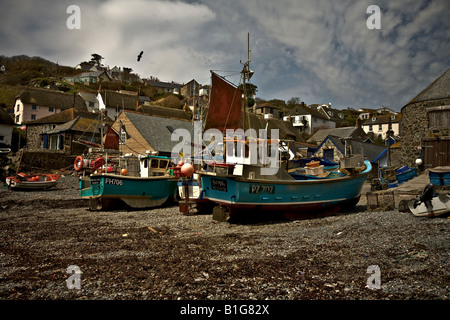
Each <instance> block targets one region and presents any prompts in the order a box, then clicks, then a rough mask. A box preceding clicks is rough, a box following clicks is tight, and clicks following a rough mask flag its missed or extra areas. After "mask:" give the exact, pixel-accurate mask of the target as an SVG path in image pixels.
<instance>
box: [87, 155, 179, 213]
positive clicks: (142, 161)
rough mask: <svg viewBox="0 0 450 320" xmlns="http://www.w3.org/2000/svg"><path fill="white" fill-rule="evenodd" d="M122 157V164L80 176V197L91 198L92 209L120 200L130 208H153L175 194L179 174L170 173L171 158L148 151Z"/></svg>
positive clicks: (109, 206)
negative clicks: (145, 153)
mask: <svg viewBox="0 0 450 320" xmlns="http://www.w3.org/2000/svg"><path fill="white" fill-rule="evenodd" d="M97 159H98V158H97ZM120 160H121V161H120V163H121V164H120V165H113V166H106V168H101V167H100V168H97V171H96V172H94V173H91V174H89V175H83V176H80V178H79V179H80V194H81V198H83V199H89V200H90V204H89V208H90V209H91V210H99V209H110V208H113V207H114V206H115V205H117V203H118V202H119V201H121V202H123V203H125V204H127V205H128V206H129V207H131V208H139V209H142V208H153V207H158V206H161V205H163V204H165V203H166V202H167V201H170V200H171V199H174V198H175V196H176V191H177V181H178V178H176V177H174V176H171V175H170V174H169V170H170V168H171V167H170V164H171V160H170V158H168V157H163V156H157V155H151V154H147V155H140V156H138V157H133V156H124V157H122V158H121V159H120ZM97 161H98V160H97ZM105 164H106V161H105ZM136 169H137V170H136Z"/></svg>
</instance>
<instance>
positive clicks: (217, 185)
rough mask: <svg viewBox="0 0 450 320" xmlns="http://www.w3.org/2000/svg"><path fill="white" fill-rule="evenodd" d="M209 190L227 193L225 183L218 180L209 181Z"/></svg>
mask: <svg viewBox="0 0 450 320" xmlns="http://www.w3.org/2000/svg"><path fill="white" fill-rule="evenodd" d="M211 189H213V190H217V191H224V192H227V189H228V188H227V181H226V180H219V179H211Z"/></svg>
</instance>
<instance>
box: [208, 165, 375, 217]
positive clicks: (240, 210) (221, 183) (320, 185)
mask: <svg viewBox="0 0 450 320" xmlns="http://www.w3.org/2000/svg"><path fill="white" fill-rule="evenodd" d="M365 164H366V169H365V170H364V171H363V172H361V173H359V174H356V175H352V176H345V177H340V178H330V179H314V180H281V181H277V180H273V181H268V180H263V179H261V180H258V179H244V178H240V177H235V176H228V177H220V176H214V175H206V174H205V175H202V176H201V186H202V189H203V194H204V196H205V197H206V198H208V199H209V200H211V201H213V202H215V203H216V204H218V205H220V206H222V207H224V208H225V209H226V210H227V214H228V215H229V217H230V218H233V217H236V218H242V217H243V216H250V215H253V216H259V215H267V214H270V215H274V214H275V215H283V216H284V217H286V218H288V219H291V220H297V219H303V218H308V217H314V216H323V215H326V214H328V213H336V212H339V211H343V210H345V209H350V208H352V207H353V206H355V205H356V204H357V203H358V200H359V198H360V195H361V190H362V187H363V184H364V182H365V181H366V178H367V176H368V174H369V173H370V171H371V165H370V163H369V162H367V161H366V162H365Z"/></svg>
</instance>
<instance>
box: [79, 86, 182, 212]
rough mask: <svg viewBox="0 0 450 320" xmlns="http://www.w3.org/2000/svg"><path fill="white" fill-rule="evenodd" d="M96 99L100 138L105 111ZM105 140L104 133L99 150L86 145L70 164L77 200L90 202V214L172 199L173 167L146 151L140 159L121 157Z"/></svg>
mask: <svg viewBox="0 0 450 320" xmlns="http://www.w3.org/2000/svg"><path fill="white" fill-rule="evenodd" d="M97 99H98V100H99V105H100V108H99V109H100V117H101V121H100V122H101V124H102V125H101V136H102V137H103V116H104V114H103V111H104V110H105V107H104V104H103V101H102V98H101V95H100V94H98V96H97ZM108 130H110V128H108ZM107 139H108V132H107V134H106V136H105V143H104V142H103V139H101V144H100V146H94V145H87V146H88V147H89V149H88V150H89V152H88V153H87V154H86V155H85V156H78V157H76V159H75V162H74V169H75V171H77V172H78V173H79V182H80V195H81V198H83V199H89V200H90V201H89V208H90V209H91V210H108V209H111V208H115V207H116V205H117V204H120V203H125V204H126V205H128V207H131V208H135V209H143V208H154V207H158V206H161V205H163V204H165V203H166V202H168V201H170V200H172V199H175V197H176V191H177V181H178V178H177V177H174V176H173V175H171V173H172V172H173V170H172V169H171V168H172V167H173V166H172V161H171V159H170V158H169V157H165V156H160V155H158V153H157V152H149V151H147V152H146V154H144V155H142V154H139V155H133V154H125V155H122V152H121V151H120V150H119V142H118V140H117V139H116V140H117V141H115V142H114V143H112V144H110V143H106V142H107ZM79 143H80V142H79ZM113 144H117V150H116V149H115V148H111V147H109V148H106V147H108V146H109V145H113ZM105 145H106V147H105ZM114 147H116V146H114Z"/></svg>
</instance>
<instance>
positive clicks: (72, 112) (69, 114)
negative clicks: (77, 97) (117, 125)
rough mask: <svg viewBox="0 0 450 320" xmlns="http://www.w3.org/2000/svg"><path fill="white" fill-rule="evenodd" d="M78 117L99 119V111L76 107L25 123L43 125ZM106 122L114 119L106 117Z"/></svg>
mask: <svg viewBox="0 0 450 320" xmlns="http://www.w3.org/2000/svg"><path fill="white" fill-rule="evenodd" d="M77 117H80V118H87V119H94V120H95V119H99V114H98V113H93V112H88V111H80V110H77V109H75V108H70V109H67V110H64V111H61V112H58V113H55V114H52V115H50V116H47V117H43V118H40V119H37V120H33V121H26V122H25V124H26V125H27V126H32V125H41V124H62V123H66V122H69V121H72V120H74V119H76V118H77ZM105 120H106V122H109V123H112V120H111V119H110V118H108V117H106V119H105Z"/></svg>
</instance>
